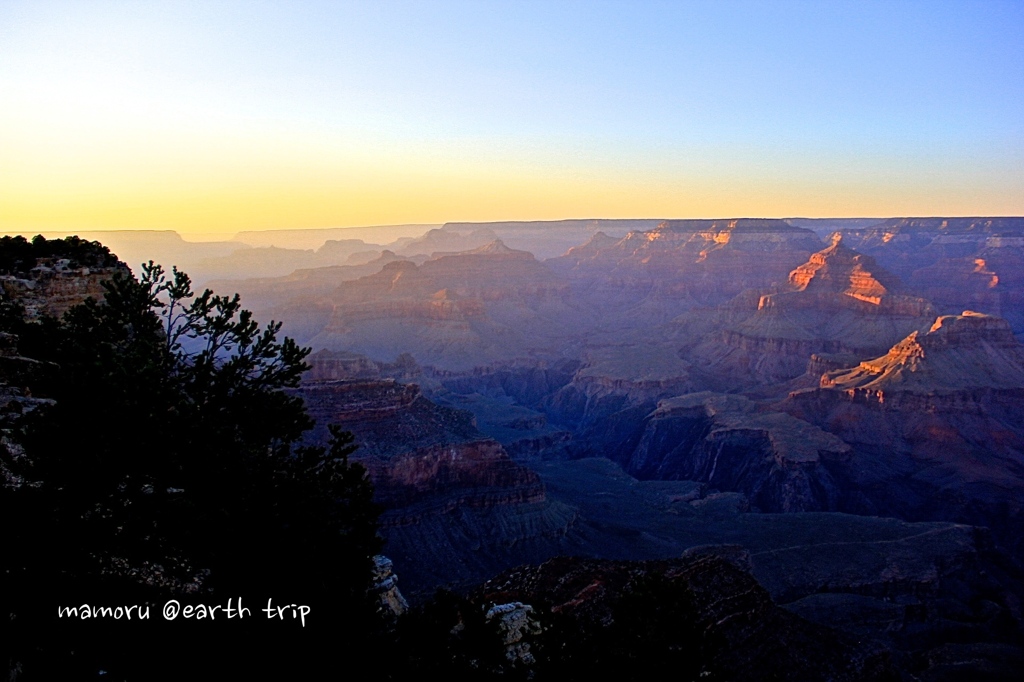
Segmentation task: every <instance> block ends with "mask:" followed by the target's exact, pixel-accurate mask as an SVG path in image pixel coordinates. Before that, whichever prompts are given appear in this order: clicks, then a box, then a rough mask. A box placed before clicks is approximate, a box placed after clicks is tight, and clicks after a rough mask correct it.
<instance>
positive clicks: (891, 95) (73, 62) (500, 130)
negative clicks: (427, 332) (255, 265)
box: [0, 0, 1024, 234]
mask: <svg viewBox="0 0 1024 682" xmlns="http://www.w3.org/2000/svg"><path fill="white" fill-rule="evenodd" d="M1022 36H1024V2H1021V1H1015V2H999V1H998V0H989V1H980V0H979V1H975V2H942V1H940V0H929V1H927V2H898V1H897V0H889V1H886V2H870V1H862V2H842V1H832V2H826V1H825V0H821V1H819V2H772V1H770V0H763V1H761V2H740V1H736V2H730V1H728V0H724V1H717V2H712V1H708V2H684V1H677V2H644V1H642V0H630V1H626V0H622V1H617V2H597V1H588V2H570V1H568V0H543V1H537V2H533V1H530V0H519V1H516V2H501V1H499V0H489V1H484V0H478V1H475V2H447V1H441V0H436V1H431V2H423V1H421V2H388V1H386V0H376V1H374V2H313V1H308V2H302V1H301V0H300V1H290V2H284V1H282V2H259V1H258V0H248V1H246V2H215V1H211V0H204V1H202V2H188V1H179V2H175V1H172V0H164V1H161V2H141V1H134V2H91V1H90V0H75V1H73V2H46V1H45V0H31V1H29V2H21V1H16V0H0V231H26V232H31V231H36V230H39V231H43V230H62V229H81V230H100V229H175V230H178V231H179V232H182V233H183V234H199V233H204V232H207V233H210V232H213V233H226V232H232V231H237V230H250V229H257V230H258V229H282V228H316V227H342V226H348V225H373V224H398V223H442V222H445V221H487V220H553V219H562V218H596V217H602V218H688V217H693V218H698V217H739V216H763V217H786V216H809V217H843V216H878V217H887V216H908V215H917V216H921V215H942V216H954V215H1024V39H1022Z"/></svg>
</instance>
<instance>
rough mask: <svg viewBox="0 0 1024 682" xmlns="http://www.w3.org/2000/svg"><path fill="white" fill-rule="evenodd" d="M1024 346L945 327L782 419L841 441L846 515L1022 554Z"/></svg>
mask: <svg viewBox="0 0 1024 682" xmlns="http://www.w3.org/2000/svg"><path fill="white" fill-rule="evenodd" d="M1022 404H1024V347H1022V345H1021V344H1020V343H1019V342H1018V341H1017V340H1016V339H1015V338H1014V336H1013V333H1012V331H1011V329H1010V326H1009V324H1008V323H1007V322H1006V321H1005V320H1001V319H999V318H995V317H991V316H988V315H982V314H979V313H973V312H970V311H966V312H965V313H964V314H963V315H955V316H943V317H939V318H938V319H937V320H936V321H935V323H934V325H933V326H932V327H931V329H930V330H928V331H927V332H926V333H919V332H915V333H912V334H910V335H909V336H908V337H907V338H906V339H904V340H903V341H901V342H900V343H898V344H896V345H895V346H893V347H892V349H891V350H890V351H889V352H888V353H887V354H885V355H883V356H881V357H878V358H875V359H873V360H867V361H864V362H861V363H860V364H859V365H858V366H857V367H854V368H852V369H844V370H835V371H832V372H827V373H825V374H824V375H822V377H821V381H820V386H819V387H817V388H811V389H805V390H800V391H795V392H794V393H792V394H790V396H789V398H788V399H787V400H786V401H785V402H784V403H783V409H785V410H786V411H788V412H790V413H791V414H794V415H796V416H799V417H801V418H804V419H807V420H809V421H812V422H813V423H815V424H818V425H820V426H821V427H822V428H824V429H826V430H827V431H830V432H832V433H835V434H836V435H838V436H839V437H840V438H842V439H843V440H844V441H846V442H847V443H849V444H850V445H851V446H853V450H854V456H853V457H851V458H850V460H849V461H848V462H846V463H843V464H840V465H837V466H835V467H833V468H832V471H833V475H834V476H836V477H838V478H840V479H842V480H843V487H844V488H845V489H847V491H848V492H847V493H846V495H845V501H844V503H843V504H844V506H845V507H846V508H848V509H851V510H860V511H866V512H868V513H885V514H895V515H898V516H901V517H903V518H938V519H952V520H959V521H966V522H970V523H978V524H982V525H989V526H991V527H993V528H994V529H996V530H997V534H998V536H999V537H1000V538H1002V541H1003V542H1008V543H1010V544H1011V545H1012V546H1015V547H1019V546H1020V536H1019V535H1018V534H1017V530H1015V529H1016V528H1017V527H1018V525H1019V523H1020V514H1021V499H1022V495H1024V411H1022V410H1021V405H1022Z"/></svg>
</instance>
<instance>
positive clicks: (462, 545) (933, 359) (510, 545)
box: [5, 218, 1024, 679]
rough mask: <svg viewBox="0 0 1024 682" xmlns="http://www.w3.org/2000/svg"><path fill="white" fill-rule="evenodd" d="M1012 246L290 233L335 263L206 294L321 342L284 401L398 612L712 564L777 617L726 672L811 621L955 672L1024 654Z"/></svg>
mask: <svg viewBox="0 0 1024 682" xmlns="http://www.w3.org/2000/svg"><path fill="white" fill-rule="evenodd" d="M1021 234H1024V221H1022V219H1018V218H993V219H989V218H978V219H893V220H879V221H877V223H871V221H870V220H868V219H863V220H860V219H858V221H851V222H848V223H844V222H842V221H833V222H828V221H822V222H821V223H817V222H814V221H799V220H792V221H785V220H768V219H728V220H667V221H647V222H642V221H633V222H630V221H565V223H564V224H556V223H550V224H543V223H536V224H535V223H529V224H515V223H494V224H458V225H445V226H443V227H441V228H431V229H429V230H427V231H424V232H421V233H419V234H418V235H416V236H408V237H403V238H401V239H399V240H398V241H397V242H392V243H390V244H386V245H385V244H379V245H377V246H373V245H372V244H371V242H369V241H363V240H362V239H361V238H360V239H353V240H350V241H349V242H345V238H344V235H341V234H337V233H336V231H335V232H332V233H331V234H330V235H324V236H325V238H324V240H323V242H322V243H321V244H319V246H317V244H316V243H315V241H316V240H315V239H314V238H312V237H310V236H309V235H305V236H304V238H307V239H308V240H310V243H309V244H306V245H305V247H306V248H307V250H308V249H309V247H313V248H312V249H311V250H310V252H311V253H314V254H317V253H319V254H321V255H322V256H324V257H325V258H326V257H327V256H328V254H333V255H332V256H331V257H332V258H336V259H337V260H335V261H333V262H331V263H330V264H326V265H317V264H316V262H315V261H312V260H309V259H307V260H306V261H305V264H304V265H303V266H302V267H297V268H295V269H294V271H293V272H291V273H290V274H281V273H274V272H273V270H272V269H271V270H268V271H267V272H266V273H263V272H260V271H258V268H257V270H256V271H254V272H252V273H251V274H252V275H254V276H253V277H250V278H247V279H219V280H217V281H216V282H215V284H216V288H217V289H218V291H219V292H220V291H224V292H225V293H226V292H228V291H238V292H239V293H241V295H242V303H243V305H244V306H245V307H247V308H250V309H251V310H253V311H254V313H255V315H256V317H257V319H261V320H263V321H269V320H271V319H273V320H276V321H280V322H282V323H283V332H284V333H286V334H288V335H289V336H291V337H293V338H295V339H296V340H297V341H298V342H299V343H300V344H302V345H306V346H310V347H311V348H312V350H313V353H312V354H311V355H310V356H309V357H308V359H307V362H308V364H309V370H308V371H307V373H306V374H305V376H304V379H303V381H302V384H301V386H299V387H298V388H295V389H290V391H291V392H292V394H293V395H297V396H301V397H302V399H303V400H304V401H305V404H306V406H307V410H308V411H309V413H310V415H311V416H313V417H314V418H315V419H316V421H317V426H316V427H315V428H314V429H313V430H312V431H310V432H308V433H307V434H306V441H307V442H308V443H310V444H318V443H325V442H326V440H327V438H328V432H327V424H328V423H334V424H338V425H340V426H341V427H342V428H343V429H345V430H347V431H350V432H351V433H353V434H354V436H355V442H356V443H357V444H358V450H357V451H356V453H355V454H354V455H353V457H354V458H355V459H356V460H357V461H359V462H361V463H362V464H364V466H366V468H367V470H368V472H369V474H370V477H371V479H372V481H373V483H374V486H375V490H376V499H377V502H378V503H379V504H380V505H381V506H382V508H383V513H382V516H381V534H382V536H383V537H384V539H385V541H386V546H385V550H384V551H385V554H387V555H388V557H390V559H391V560H392V561H393V567H394V571H395V573H396V574H397V575H398V576H399V577H400V580H401V584H402V591H403V593H404V594H405V595H406V596H407V597H408V598H409V600H410V602H412V603H418V602H422V601H423V600H425V599H426V598H428V597H429V596H430V595H431V594H432V593H433V591H434V590H435V589H437V588H438V587H447V588H450V589H455V590H458V591H460V592H463V593H465V594H470V595H476V596H475V597H472V598H475V599H480V600H483V601H487V600H491V601H494V600H497V599H503V600H506V601H521V602H523V603H530V602H531V601H532V602H537V603H539V602H545V603H559V604H567V605H579V604H586V605H587V608H588V609H589V608H593V609H597V610H598V611H600V609H601V608H606V607H605V606H601V604H602V601H601V598H600V597H593V596H591V595H595V594H603V593H605V592H607V593H608V594H614V593H617V591H621V590H622V589H625V587H624V586H627V585H630V584H632V583H630V580H632V578H628V576H630V575H634V576H635V575H639V573H637V572H640V573H653V574H656V575H658V576H661V577H662V578H666V579H670V580H680V581H682V583H685V584H686V585H688V586H690V587H688V588H687V589H691V588H692V589H697V588H696V586H697V585H703V587H700V588H699V589H698V593H701V592H700V590H710V591H711V592H708V594H710V593H712V592H714V590H717V589H726V588H725V587H715V585H717V584H718V583H716V580H719V578H715V579H712V578H711V577H708V576H729V577H727V578H726V577H721V580H722V581H724V582H723V583H722V584H726V583H728V584H729V585H731V587H729V588H728V589H737V590H740V591H741V592H743V593H744V594H747V595H748V597H749V599H750V601H749V603H745V605H744V606H742V607H737V608H741V610H742V614H739V613H737V614H736V615H734V616H731V618H735V619H738V621H742V622H748V623H753V622H754V621H762V622H765V623H775V624H776V626H773V627H776V629H777V630H778V632H776V633H775V636H774V637H773V636H769V635H768V634H766V633H765V631H764V629H763V628H760V627H755V626H753V625H750V626H749V628H748V629H747V630H744V629H743V628H739V629H738V630H736V631H731V630H728V629H726V631H723V632H721V633H719V634H720V635H721V636H723V637H725V638H726V639H729V638H736V639H735V641H749V642H760V641H764V642H765V643H764V644H763V646H762V645H761V644H758V645H757V646H755V647H754V648H753V651H757V652H763V655H764V656H765V658H758V656H760V655H761V654H756V655H755V654H752V657H751V658H750V660H746V661H741V660H739V659H737V660H735V661H733V662H732V663H730V665H736V666H740V667H739V668H737V669H736V670H737V672H736V675H738V676H739V677H740V678H742V677H743V676H744V675H748V674H749V669H751V668H752V667H754V668H756V667H757V666H760V665H769V663H768V662H766V661H770V660H774V661H776V663H771V664H770V665H778V666H782V667H784V666H785V661H786V660H788V659H786V658H785V656H783V654H782V653H780V652H781V651H796V650H797V649H794V648H793V647H797V646H798V645H797V644H785V645H784V646H783V648H782V649H781V650H777V653H771V652H772V651H776V650H775V649H773V648H772V647H775V646H782V645H779V643H780V642H787V641H790V639H792V641H793V642H797V641H806V640H807V638H810V639H811V640H812V641H818V640H820V641H826V640H827V642H828V645H827V647H826V648H827V650H828V651H830V652H836V651H842V652H845V653H843V654H842V655H841V656H840V658H841V659H842V660H843V661H846V662H847V663H844V664H843V665H847V664H849V662H850V661H858V663H857V664H856V665H857V666H860V667H856V666H855V667H853V668H849V669H847V668H842V667H841V666H840V667H836V668H835V669H834V670H833V673H831V674H832V679H847V678H849V679H857V678H858V676H859V677H861V678H867V677H871V676H873V675H878V676H882V677H884V676H885V675H890V674H899V675H904V676H906V675H912V676H914V677H918V678H921V679H924V678H927V679H947V678H946V677H942V675H946V674H947V673H949V674H951V673H950V671H953V670H956V669H957V666H973V667H978V666H981V667H986V666H987V667H988V668H990V669H992V670H1002V671H1006V670H1011V669H1013V668H1014V666H1016V665H1017V662H1019V661H1021V660H1022V659H1024V644H1022V642H1024V640H1022V639H1021V618H1022V615H1021V611H1020V604H1021V603H1022V602H1021V599H1022V598H1024V581H1022V575H1024V574H1022V573H1021V567H1022V561H1024V544H1022V541H1021V537H1022V533H1021V531H1022V530H1024V527H1022V525H1021V523H1022V519H1024V517H1022V515H1021V511H1022V510H1021V503H1020V500H1021V499H1022V493H1024V346H1022V345H1021V342H1020V338H1021V334H1022V332H1024V327H1022V326H1021V325H1022V324H1024V318H1022V317H1020V315H1022V314H1024V313H1021V312H1020V310H1021V305H1020V303H1021V302H1022V300H1024V299H1022V297H1024V280H1022V279H1021V276H1020V272H1022V270H1021V268H1020V267H1019V264H1020V263H1021V262H1024V260H1021V255H1020V254H1021V253H1024V242H1021V241H1020V240H1021V236H1020V235H1021ZM327 236H329V237H330V240H328V239H327V238H326V237H327ZM332 240H333V243H332ZM531 240H533V242H535V244H531ZM357 241H358V242H360V243H356V242H357ZM378 246H380V247H384V246H386V248H377V247H378ZM254 248H269V247H254ZM318 257H319V256H318ZM47 267H49V266H47ZM62 267H63V266H62ZM39 272H40V273H42V271H39ZM78 272H79V275H80V276H81V277H85V275H83V274H82V273H81V271H78ZM49 276H50V275H46V276H45V277H44V276H43V274H40V275H38V277H39V281H40V282H42V281H43V280H44V279H45V278H46V277H49ZM55 276H56V275H55ZM60 276H63V275H60ZM14 279H17V278H14ZM84 281H85V280H84V279H83V282H84ZM12 282H13V280H12ZM18 286H22V285H15V284H13V283H12V284H10V285H8V284H5V292H8V290H9V291H10V292H13V291H14V290H15V289H16V288H17V287H18ZM35 286H36V288H37V289H38V290H39V291H42V290H43V289H42V287H43V286H44V285H42V284H40V285H35ZM47 286H48V285H47ZM22 288H23V289H24V290H25V291H24V292H23V293H21V294H18V295H19V296H21V297H22V298H24V299H25V300H26V301H31V300H34V299H32V298H31V296H30V295H29V287H27V285H26V286H23V287H22ZM86 288H87V287H86ZM94 288H95V287H94ZM47 291H49V290H47ZM55 291H56V290H55ZM90 291H91V290H90ZM12 295H13V294H11V293H9V292H8V296H12ZM54 296H56V294H54ZM58 298H59V297H58ZM44 299H45V300H49V299H50V294H49V293H47V294H46V296H43V297H42V298H41V299H39V300H44ZM54 300H57V298H54ZM72 300H73V297H71V298H67V299H66V301H67V302H70V301H72ZM33 305H36V304H33ZM60 305H63V304H60ZM27 307H28V306H26V308H27ZM33 309H38V310H43V308H40V307H39V306H38V305H36V308H33ZM54 310H55V309H54ZM44 312H47V313H48V314H53V313H52V312H51V309H46V311H44ZM58 312H59V311H58ZM41 314H42V313H41ZM12 385H13V383H12ZM9 392H11V393H12V394H13V393H16V391H14V390H13V389H12V390H11V391H9ZM559 557H579V558H577V559H572V560H570V559H564V558H559ZM545 562H546V563H545ZM601 562H612V563H601ZM615 562H619V563H615ZM635 562H661V563H657V564H650V563H646V564H645V563H635ZM666 562H667V563H666ZM520 565H525V566H524V567H521V568H516V567H517V566H520ZM503 571H504V572H509V573H506V574H505V577H503V578H495V576H497V575H498V574H499V573H502V572H503ZM624 576H627V577H624ZM489 579H491V580H492V582H491V583H486V584H485V581H487V580H489ZM659 579H660V578H659ZM495 581H496V582H495ZM701 581H704V582H701ZM708 581H710V582H708ZM498 583H501V585H502V586H501V587H500V589H499V587H496V585H497V584H498ZM569 583H571V584H573V585H577V586H578V588H579V589H577V590H576V591H575V592H571V593H570V592H564V590H562V587H558V586H564V585H567V584H569ZM474 589H475V590H477V591H476V592H474V591H473V590H474ZM560 590H562V591H560ZM563 592H564V593H563ZM714 603H715V600H714V599H712V598H710V597H709V601H708V602H707V603H703V602H702V603H701V604H702V605H700V608H702V609H703V608H706V609H709V610H708V612H707V613H708V615H707V618H709V619H712V618H713V614H714V613H717V614H718V615H717V616H714V617H724V616H723V614H722V613H718V612H714V608H716V607H714V606H713V604H714ZM573 608H577V607H576V606H566V609H568V610H569V611H571V610H572V609H573ZM587 617H591V616H587ZM743 619H749V620H747V621H744V620H743ZM702 622H703V621H702ZM716 622H717V621H716ZM708 623H711V620H709V621H708ZM811 623H813V624H815V625H814V626H811V625H809V624H811ZM708 627H711V628H712V629H714V628H713V627H712V626H711V625H708ZM809 627H810V628H811V629H808V628H809ZM815 628H817V630H815ZM815 632H817V633H818V634H817V635H814V634H813V633H815ZM717 636H719V635H716V637H717ZM815 637H817V638H818V639H817V640H816V639H815ZM787 638H790V639H787ZM822 638H823V639H822ZM858 642H859V643H858ZM800 646H802V645H800ZM800 651H805V650H803V649H800ZM829 655H830V654H829ZM822 656H823V657H824V658H823V659H822V661H823V662H821V665H822V666H825V667H828V666H833V665H834V666H839V664H838V663H835V660H839V659H834V660H833V662H832V663H827V662H824V661H825V658H827V655H826V653H825V652H823V653H822ZM773 657H774V658H773ZM780 657H781V658H780ZM800 657H801V660H812V659H813V656H812V655H811V654H810V653H807V651H805V653H803V654H800ZM830 660H831V659H830ZM979 661H980V663H979ZM722 665H725V663H722ZM743 666H747V668H744V669H746V670H748V672H747V673H744V672H743V671H742V669H741V668H742V667H743ZM794 669H796V668H794ZM829 669H830V670H832V668H829ZM894 671H897V672H895V673H894ZM844 676H845V677H844ZM794 679H796V678H794ZM908 679H910V678H908Z"/></svg>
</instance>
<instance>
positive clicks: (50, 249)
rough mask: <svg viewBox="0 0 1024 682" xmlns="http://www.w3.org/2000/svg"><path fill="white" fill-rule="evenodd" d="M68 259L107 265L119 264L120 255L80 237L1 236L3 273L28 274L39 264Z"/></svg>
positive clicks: (80, 263)
mask: <svg viewBox="0 0 1024 682" xmlns="http://www.w3.org/2000/svg"><path fill="white" fill-rule="evenodd" d="M64 259H66V260H67V261H68V267H72V268H81V267H88V268H104V267H113V266H115V265H117V256H115V255H114V254H112V253H110V249H108V248H107V247H105V246H102V245H101V244H99V243H98V242H90V241H87V240H85V239H80V238H78V237H68V238H67V239H45V238H43V237H42V236H38V235H37V236H36V237H35V238H34V239H32V241H29V240H27V239H25V238H24V237H21V236H17V237H9V236H8V237H0V275H19V276H25V275H27V274H28V273H29V272H30V271H31V270H32V268H33V267H35V266H36V264H37V263H38V262H39V261H40V260H42V261H43V262H51V261H57V260H64Z"/></svg>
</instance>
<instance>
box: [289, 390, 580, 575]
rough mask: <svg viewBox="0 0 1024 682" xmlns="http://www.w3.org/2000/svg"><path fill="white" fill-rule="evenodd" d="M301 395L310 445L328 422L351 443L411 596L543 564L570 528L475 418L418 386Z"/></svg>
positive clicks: (568, 513)
mask: <svg viewBox="0 0 1024 682" xmlns="http://www.w3.org/2000/svg"><path fill="white" fill-rule="evenodd" d="M296 392H297V393H298V394H299V395H301V396H302V397H303V399H304V400H305V402H306V406H307V409H308V411H309V414H310V415H311V416H312V417H314V418H315V419H316V420H317V427H316V428H315V429H314V430H313V433H312V435H311V440H312V441H314V442H316V441H319V442H324V441H325V440H326V438H327V433H326V431H327V427H326V424H329V423H333V424H338V425H340V426H341V428H343V429H345V430H347V431H350V432H351V433H353V434H354V436H355V443H356V444H357V445H358V446H359V449H358V450H357V451H356V453H355V455H354V456H353V458H354V459H356V460H357V461H359V462H360V463H362V464H363V465H364V466H365V467H366V468H367V470H368V472H369V474H370V478H371V479H372V481H373V484H374V490H375V499H376V501H377V502H378V503H379V504H381V505H382V506H383V508H384V509H383V513H382V515H381V533H382V535H383V536H384V537H385V539H386V542H387V549H386V551H387V553H388V556H389V557H391V559H392V560H393V561H394V562H395V565H396V566H398V568H399V570H400V572H401V573H402V575H403V576H404V578H403V582H404V583H405V584H406V585H408V586H409V588H410V592H411V594H413V595H416V594H418V593H419V591H427V592H429V591H432V590H433V589H435V588H436V587H437V586H438V585H443V584H453V583H455V584H457V583H470V582H473V581H479V580H482V579H483V578H485V577H486V576H487V575H489V574H492V573H493V572H496V571H499V570H503V569H505V568H508V567H509V566H512V565H515V564H516V563H517V562H519V561H522V560H523V558H524V557H536V558H546V557H547V556H550V555H551V554H552V553H554V552H556V551H557V548H558V545H557V541H555V542H553V539H555V540H556V539H557V538H559V537H562V536H564V535H565V534H566V533H567V532H569V528H570V527H571V525H572V524H573V523H574V520H575V517H574V514H573V512H572V510H571V509H569V508H568V507H566V506H565V505H561V504H558V503H553V502H551V501H549V500H548V499H547V498H546V495H545V491H544V485H543V483H541V480H540V478H539V476H538V475H537V474H536V473H534V472H533V471H531V470H529V469H527V468H525V467H523V466H521V465H519V464H516V463H515V462H513V461H512V460H511V459H510V458H509V456H508V454H506V452H505V450H504V449H503V448H502V446H501V445H500V444H499V443H498V442H496V441H494V440H492V439H489V438H487V437H486V436H485V435H484V434H483V433H481V432H480V431H479V430H478V429H477V428H476V426H475V424H474V422H473V416H472V414H470V413H468V412H466V411H463V410H457V409H452V408H448V407H444V406H441V405H437V404H435V403H433V402H432V401H430V400H428V399H427V398H426V397H424V396H423V394H422V393H421V391H420V389H419V387H417V386H416V385H414V384H400V383H398V382H396V381H394V380H391V379H385V380H368V381H308V382H306V383H304V384H303V385H302V386H301V387H300V388H299V389H297V390H296ZM470 554H472V559H471V560H470V558H469V555H470Z"/></svg>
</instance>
